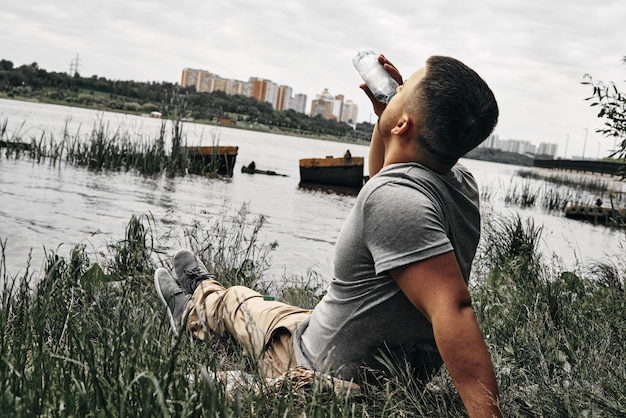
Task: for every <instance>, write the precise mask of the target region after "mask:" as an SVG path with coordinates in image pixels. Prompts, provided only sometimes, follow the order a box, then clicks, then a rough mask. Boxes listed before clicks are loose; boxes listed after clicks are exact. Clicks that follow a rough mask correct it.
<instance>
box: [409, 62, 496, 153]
mask: <svg viewBox="0 0 626 418" xmlns="http://www.w3.org/2000/svg"><path fill="white" fill-rule="evenodd" d="M415 94H416V96H415V99H416V101H415V102H414V104H415V105H416V106H417V108H418V109H416V110H417V114H418V115H419V118H420V122H421V130H420V136H419V138H418V141H420V143H421V144H423V145H424V146H425V148H426V149H427V150H428V151H429V152H431V153H432V154H434V155H435V156H437V157H439V158H440V159H441V160H442V162H443V163H450V164H453V163H454V162H456V160H458V159H459V158H461V157H462V156H464V155H465V154H467V153H468V152H469V151H471V150H472V149H474V148H476V147H477V146H478V145H479V144H480V143H481V142H483V141H484V140H485V139H486V138H487V137H488V136H489V135H490V134H491V132H492V131H493V129H494V127H495V126H496V123H497V121H498V104H497V102H496V98H495V96H494V94H493V92H492V91H491V89H490V88H489V86H488V85H487V83H485V81H484V80H483V79H482V78H481V77H480V76H479V75H478V74H477V73H476V72H475V71H474V70H472V69H471V68H469V67H468V66H467V65H465V64H463V63H462V62H461V61H459V60H456V59H454V58H450V57H443V56H432V57H430V58H429V59H428V60H427V61H426V74H425V76H424V78H423V79H422V80H421V81H420V83H419V84H418V85H417V87H416V91H415Z"/></svg>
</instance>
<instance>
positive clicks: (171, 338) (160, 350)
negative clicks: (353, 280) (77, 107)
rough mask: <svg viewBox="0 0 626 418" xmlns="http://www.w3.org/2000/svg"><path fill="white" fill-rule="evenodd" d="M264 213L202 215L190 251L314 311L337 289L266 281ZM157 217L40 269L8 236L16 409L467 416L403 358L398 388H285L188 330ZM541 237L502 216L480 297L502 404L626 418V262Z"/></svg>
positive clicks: (479, 278)
mask: <svg viewBox="0 0 626 418" xmlns="http://www.w3.org/2000/svg"><path fill="white" fill-rule="evenodd" d="M263 223H264V218H263V217H258V218H254V219H251V218H250V216H249V214H248V213H247V211H246V210H245V208H242V209H241V210H239V211H238V212H236V213H235V214H234V215H223V217H222V218H219V219H205V220H199V221H198V222H197V223H196V224H195V226H194V227H193V228H191V229H189V230H187V231H185V234H184V235H185V237H186V241H185V242H182V243H181V246H184V247H187V248H190V249H191V250H193V251H194V252H195V253H197V254H198V255H200V256H201V258H202V259H203V260H204V261H205V262H206V263H207V265H208V266H209V268H210V269H211V270H213V271H216V272H218V273H219V274H220V280H221V281H222V282H224V284H226V285H233V284H245V285H248V286H251V287H254V288H256V289H258V290H260V291H261V292H263V293H266V294H271V295H273V296H275V297H276V298H277V299H279V300H283V301H285V302H287V303H294V304H298V305H301V306H305V307H312V306H314V305H315V303H316V302H317V301H318V300H319V298H320V297H321V296H322V293H323V292H322V291H321V288H322V287H321V285H320V283H319V282H317V281H316V280H314V277H286V278H285V280H284V281H283V282H282V283H280V284H277V283H267V282H266V281H265V280H264V276H263V273H264V271H265V270H266V269H267V267H268V265H269V262H270V259H269V257H268V255H269V253H270V251H271V247H267V246H265V245H261V244H260V243H259V241H258V239H257V237H258V233H259V231H260V230H262V228H263ZM153 225H154V223H153V222H152V220H151V219H150V217H149V216H144V217H141V218H135V217H133V218H131V219H130V220H129V222H128V225H127V228H126V231H125V237H124V239H122V240H120V241H119V242H113V243H111V244H110V245H109V246H108V248H107V250H106V251H102V252H100V253H98V254H96V255H94V254H91V253H88V252H87V251H86V249H85V247H84V246H77V247H75V248H73V249H72V250H71V251H70V252H69V254H66V255H64V254H58V253H55V252H48V254H47V259H46V262H45V266H44V268H43V269H42V270H41V271H42V272H41V273H39V274H35V273H34V270H32V269H29V268H26V269H25V270H24V271H23V273H21V274H20V276H19V277H10V276H8V275H7V273H6V270H5V268H4V251H5V248H6V246H7V245H9V244H10V243H7V242H6V241H4V242H2V247H1V250H2V257H1V258H0V278H1V279H2V281H3V283H4V285H3V286H4V289H3V291H2V297H1V299H0V301H1V302H0V331H1V332H2V335H3V337H2V339H1V340H0V411H2V415H3V416H15V417H33V416H45V417H55V416H59V417H65V416H75V417H90V416H93V417H104V416H106V417H117V416H119V417H125V416H137V417H146V416H150V417H159V416H176V417H186V416H198V417H199V416H202V417H240V416H245V417H249V416H259V417H274V416H284V417H292V416H302V417H304V416H306V417H373V416H380V417H408V416H442V417H443V416H446V417H447V416H452V417H461V416H465V412H464V409H463V407H462V404H461V403H460V400H459V398H458V395H457V394H456V391H455V389H454V386H453V385H452V383H451V381H450V378H449V376H448V374H447V372H446V371H445V369H444V370H442V371H441V373H440V374H439V375H438V376H436V377H435V379H434V380H433V381H432V382H430V384H428V385H426V386H423V385H419V384H418V383H417V382H415V381H414V380H412V379H411V378H410V376H407V375H406V373H404V372H403V370H404V369H403V367H402V365H397V366H396V367H395V369H396V370H397V373H396V375H394V376H390V378H389V380H388V382H387V384H386V386H385V387H383V388H366V390H365V391H364V393H363V394H361V395H359V396H348V395H342V394H336V393H335V392H333V391H330V390H327V389H325V387H324V385H322V384H321V382H319V381H317V380H314V381H313V383H312V384H311V385H309V386H307V387H305V388H303V389H300V390H295V387H292V386H290V384H289V383H288V382H287V384H284V385H282V386H280V387H274V386H272V387H270V386H266V385H265V381H264V380H262V379H261V378H260V377H259V376H258V373H257V370H256V368H255V366H254V365H253V364H252V363H251V362H249V361H248V360H247V359H246V358H245V357H244V356H243V355H242V353H241V351H240V350H239V348H238V347H237V346H236V345H235V344H233V343H232V341H230V340H228V339H225V340H220V339H217V338H216V339H214V340H211V341H209V342H206V343H199V342H197V341H192V340H190V338H188V337H187V336H186V335H178V336H175V335H173V334H172V333H171V332H170V329H169V325H168V323H167V321H166V318H165V316H164V313H165V311H164V309H163V307H162V305H161V304H160V302H159V300H158V298H157V297H156V292H155V291H154V287H153V282H152V276H153V272H154V270H155V268H156V267H158V266H161V265H164V266H167V267H171V265H170V260H169V257H168V256H166V255H165V254H163V253H162V252H161V250H160V249H159V248H160V247H159V245H158V243H159V241H160V238H161V237H159V236H158V235H157V232H156V231H155V228H154V226H153ZM540 238H541V229H540V228H538V227H536V226H534V225H533V224H532V222H531V221H528V222H523V221H521V220H520V219H518V218H498V217H496V216H495V215H487V217H486V219H485V233H484V239H483V241H482V243H481V247H480V252H479V256H478V257H477V259H476V262H475V266H474V275H473V279H472V285H471V291H472V295H473V298H474V307H475V311H476V314H477V317H478V320H479V323H480V324H481V326H482V328H483V331H484V334H485V336H486V341H487V344H488V346H489V349H490V351H491V354H492V357H493V360H494V364H495V369H496V374H497V377H498V381H499V385H500V388H501V396H502V399H501V401H502V408H503V410H504V412H505V414H506V415H507V416H543V417H557V416H564V417H565V416H576V417H611V416H615V417H617V416H624V415H625V414H626V389H625V388H624V376H626V362H625V361H624V360H625V359H624V353H623V341H624V340H625V339H626V271H625V265H624V261H625V260H615V261H614V264H597V265H594V266H592V267H590V268H589V269H587V270H585V271H575V272H574V271H562V270H561V269H559V267H558V265H555V264H554V263H553V262H551V260H545V259H544V257H543V256H541V255H540V254H539V253H538V252H537V244H538V241H539V240H540ZM27 265H28V261H27V260H25V266H27ZM460 349H462V347H460ZM228 370H238V371H245V372H246V373H247V374H246V375H245V376H247V380H246V381H244V382H240V384H236V382H229V384H228V385H227V384H225V383H224V382H223V381H221V380H220V379H216V377H215V376H216V374H218V373H219V372H221V371H228Z"/></svg>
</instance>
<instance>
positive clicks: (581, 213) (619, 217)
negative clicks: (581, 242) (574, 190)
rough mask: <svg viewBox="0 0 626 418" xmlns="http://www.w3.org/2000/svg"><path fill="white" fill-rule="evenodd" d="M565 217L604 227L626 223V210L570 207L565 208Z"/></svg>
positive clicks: (599, 207) (600, 207)
mask: <svg viewBox="0 0 626 418" xmlns="http://www.w3.org/2000/svg"><path fill="white" fill-rule="evenodd" d="M565 217H566V218H569V219H578V220H583V221H589V222H593V223H595V224H603V225H620V224H622V223H626V208H624V209H612V208H605V207H602V206H598V205H595V206H585V205H570V206H568V207H566V208H565Z"/></svg>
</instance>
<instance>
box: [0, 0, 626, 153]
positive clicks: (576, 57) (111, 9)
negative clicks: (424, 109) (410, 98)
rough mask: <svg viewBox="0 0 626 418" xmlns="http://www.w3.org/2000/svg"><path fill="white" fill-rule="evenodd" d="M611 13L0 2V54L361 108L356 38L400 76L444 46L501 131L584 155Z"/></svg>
mask: <svg viewBox="0 0 626 418" xmlns="http://www.w3.org/2000/svg"><path fill="white" fill-rule="evenodd" d="M625 17H626V1H624V0H602V1H599V2H592V1H590V0H567V1H565V0H473V1H465V0H421V1H415V0H386V1H384V2H382V1H380V0H377V1H373V0H314V1H297V0H290V1H280V0H208V1H200V0H151V1H145V0H106V1H98V2H96V1H93V0H57V1H54V2H51V1H44V0H28V1H24V0H3V1H2V5H0V22H2V23H1V24H0V58H3V59H7V60H10V61H12V62H13V63H14V64H15V65H16V66H19V65H22V64H30V63H32V62H37V63H38V64H39V66H40V67H41V68H44V69H46V70H47V71H59V72H61V71H69V69H70V63H71V61H72V60H73V59H75V58H76V56H77V54H78V57H79V63H80V67H79V72H80V74H81V75H83V76H91V75H98V76H102V77H106V78H108V79H118V80H136V81H169V82H180V76H181V72H182V70H183V68H186V67H189V68H196V69H203V70H207V71H211V72H213V73H216V74H218V75H220V76H222V77H226V78H236V79H240V80H248V78H249V77H251V76H254V77H262V78H266V79H270V80H272V81H274V82H276V83H278V84H286V85H289V86H291V87H292V88H293V90H294V92H295V93H304V94H306V95H307V96H308V100H309V102H310V100H312V99H313V98H314V97H315V95H316V94H317V93H319V92H321V91H322V90H323V89H324V88H328V89H329V90H330V92H331V93H332V94H343V95H344V96H345V97H346V98H347V99H351V100H353V101H355V102H356V103H357V104H358V105H359V120H373V119H370V118H372V115H371V112H370V106H369V102H368V101H367V99H366V98H365V96H364V94H363V93H362V92H361V90H359V88H358V84H359V83H360V78H359V76H358V74H357V73H356V71H355V70H354V68H353V67H352V56H353V55H354V53H355V52H356V50H357V49H359V48H361V47H370V48H372V49H374V50H376V51H377V52H383V53H384V54H385V55H386V56H387V57H388V58H389V59H391V60H392V61H393V62H394V63H395V64H396V65H397V66H398V68H399V69H400V70H401V72H402V73H403V75H404V76H405V77H408V76H409V75H410V74H411V73H412V72H413V71H415V70H416V69H418V68H419V67H421V66H422V65H423V63H424V61H425V60H426V58H427V57H428V56H430V55H435V54H439V55H450V56H453V57H456V58H458V59H460V60H462V61H464V62H465V63H466V64H468V65H469V66H470V67H472V68H474V69H475V70H476V71H477V72H478V73H479V74H481V75H482V76H483V78H484V79H485V80H486V81H487V82H488V83H489V84H490V86H491V88H492V89H493V90H494V92H495V94H496V97H497V98H498V101H499V105H500V115H501V116H500V122H499V124H498V127H497V128H496V133H497V134H498V135H499V136H500V138H501V139H522V140H528V141H530V142H532V143H534V144H539V143H541V142H548V143H559V151H558V156H564V155H565V152H566V151H567V156H568V157H571V156H581V155H582V153H583V149H584V151H585V156H587V157H596V156H598V155H599V156H602V155H604V154H606V150H609V149H612V148H613V147H614V141H613V140H612V139H604V138H603V137H602V136H601V135H599V134H597V133H595V130H596V129H597V128H599V127H601V126H602V121H601V120H599V119H597V118H596V111H595V110H594V109H592V108H590V106H589V102H586V101H585V100H584V99H585V98H586V97H588V96H589V95H590V92H591V89H590V87H589V86H584V85H581V82H582V81H583V77H584V75H585V74H591V75H592V76H593V78H594V79H595V80H602V81H615V82H616V83H617V85H618V87H620V89H621V90H626V83H625V82H624V81H623V80H625V79H626V65H625V64H622V63H621V60H622V58H623V57H624V56H626V42H625V41H626V24H624V18H625ZM586 136H587V140H586V141H585V137H586Z"/></svg>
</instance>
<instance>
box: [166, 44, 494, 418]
mask: <svg viewBox="0 0 626 418" xmlns="http://www.w3.org/2000/svg"><path fill="white" fill-rule="evenodd" d="M379 62H380V63H381V64H383V66H384V68H385V69H386V70H387V72H388V73H389V74H391V75H392V77H394V79H396V81H398V83H399V84H400V86H399V87H398V89H397V93H396V95H395V96H393V98H392V99H391V100H390V101H389V103H388V104H385V103H380V102H378V101H376V99H375V98H374V96H373V95H372V93H371V91H370V90H369V88H367V86H366V85H361V88H363V89H364V91H365V93H366V94H367V95H368V97H369V98H370V100H371V101H372V104H373V107H374V111H375V113H376V114H377V115H378V116H379V119H378V122H377V124H376V126H375V127H374V131H373V133H372V140H371V145H370V151H369V161H368V165H369V175H370V180H369V181H368V182H367V183H366V184H365V186H364V187H363V188H362V190H361V191H360V193H359V195H358V197H357V198H356V202H355V205H354V208H353V209H352V211H351V213H350V214H349V216H348V218H347V219H346V222H345V224H344V226H343V227H342V229H341V233H340V234H339V237H338V239H337V243H336V246H335V271H334V277H333V278H332V280H331V282H330V286H329V288H328V292H327V293H326V295H325V296H324V297H323V298H322V300H321V301H320V303H319V304H318V305H317V306H316V307H315V309H313V310H312V311H309V310H305V309H301V308H298V307H293V306H290V305H286V304H284V303H281V302H277V301H265V300H264V299H263V296H262V295H260V294H259V293H257V292H255V291H253V290H251V289H248V288H246V287H242V286H234V287H230V288H224V287H222V285H221V284H220V283H219V282H218V281H217V280H216V279H217V277H216V276H215V275H213V274H210V273H209V272H208V271H207V269H206V267H205V266H204V264H202V262H201V261H200V260H199V259H198V257H196V256H195V255H194V254H192V253H190V252H189V251H186V250H181V251H179V252H177V253H176V255H175V256H174V263H173V264H174V270H175V274H176V277H177V279H178V281H176V280H174V278H173V277H172V276H171V275H170V274H169V272H168V271H167V270H165V269H163V268H160V269H158V270H157V271H156V272H155V282H156V287H157V290H158V293H159V295H160V297H161V299H162V301H163V302H164V303H165V305H166V307H167V310H168V314H169V317H170V320H171V323H172V327H174V328H175V329H176V328H178V327H180V326H182V327H184V328H185V329H187V330H188V331H190V332H191V333H192V334H193V335H195V336H196V337H198V338H201V339H203V338H207V333H208V332H214V333H216V334H218V335H226V334H230V335H232V336H233V337H234V338H235V339H236V340H237V341H238V343H239V344H241V346H242V347H243V348H244V350H245V351H246V353H247V354H248V355H249V356H251V357H252V358H254V359H257V360H258V361H259V362H260V365H261V367H262V370H263V372H264V373H265V375H266V376H267V377H273V376H277V375H279V374H281V373H284V372H285V371H287V370H288V369H289V368H290V367H293V366H296V365H298V366H304V367H306V368H309V369H312V370H316V371H319V372H322V373H329V374H332V375H333V376H337V377H338V378H340V379H344V380H352V381H354V382H357V383H360V382H363V381H365V380H367V381H370V380H372V379H375V377H376V376H377V374H378V373H385V372H388V370H387V369H386V365H385V362H383V361H381V358H387V359H393V360H396V361H401V362H403V364H404V363H408V364H409V365H410V366H411V368H412V371H413V373H414V376H415V378H416V379H419V380H420V381H422V382H426V381H427V380H428V379H429V378H430V377H431V376H432V375H433V373H434V372H435V371H437V370H438V369H439V367H440V366H441V365H442V364H443V363H445V365H446V367H447V369H448V371H449V373H450V376H451V378H452V381H453V382H454V384H455V386H456V388H457V390H458V392H459V394H460V396H461V399H462V401H463V403H464V405H465V407H466V409H467V411H468V413H469V414H470V416H501V413H500V410H499V407H498V388H497V384H496V379H495V375H494V371H493V365H492V363H491V359H490V356H489V353H488V351H487V347H486V345H485V343H484V340H483V336H482V334H481V332H480V329H479V327H478V323H477V322H476V318H475V316H474V313H473V310H472V307H471V298H470V294H469V291H468V288H467V282H468V280H469V276H470V267H471V264H472V260H473V258H474V255H475V253H476V248H477V246H478V241H479V236H480V213H479V202H478V188H477V185H476V182H475V180H474V178H473V176H472V175H471V174H470V173H469V172H468V171H467V169H466V168H465V167H463V166H462V165H460V164H458V160H459V158H461V157H462V156H464V155H465V154H466V153H467V152H469V151H470V150H472V149H473V148H475V147H476V146H478V145H479V144H480V143H481V142H482V141H483V140H485V139H486V138H487V137H488V136H489V134H490V133H491V132H492V130H493V128H494V127H495V124H496V122H497V118H498V106H497V103H496V100H495V97H494V95H493V93H492V92H491V90H490V89H489V87H488V86H487V84H486V83H485V82H484V81H483V80H482V79H481V78H480V77H479V76H478V74H476V73H475V72H474V71H473V70H471V69H470V68H469V67H467V66H466V65H464V64H463V63H461V62H459V61H458V60H455V59H453V58H449V57H441V56H434V57H431V58H429V59H428V61H427V62H426V66H425V67H423V68H421V69H420V70H418V71H416V72H415V73H414V74H413V75H411V77H409V78H408V79H407V80H406V81H405V82H404V83H403V81H402V78H401V76H400V74H399V72H398V70H397V69H396V68H395V67H394V66H393V65H392V64H391V63H390V62H389V61H388V60H387V59H386V58H385V57H383V56H382V55H381V56H379Z"/></svg>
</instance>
